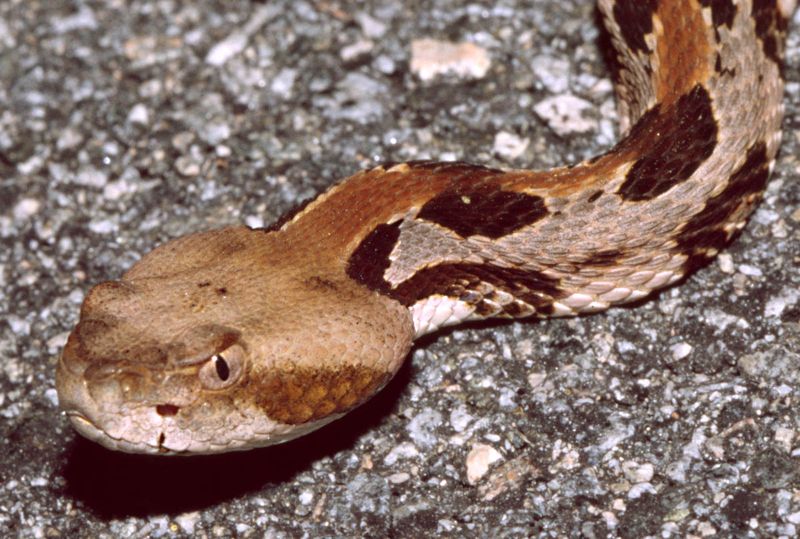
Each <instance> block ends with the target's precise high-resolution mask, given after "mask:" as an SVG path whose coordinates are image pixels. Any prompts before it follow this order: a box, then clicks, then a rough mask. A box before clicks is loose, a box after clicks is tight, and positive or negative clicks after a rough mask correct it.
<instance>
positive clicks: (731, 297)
mask: <svg viewBox="0 0 800 539" xmlns="http://www.w3.org/2000/svg"><path fill="white" fill-rule="evenodd" d="M515 4H519V5H522V4H524V5H525V7H519V6H517V5H515ZM487 5H490V6H491V7H487V6H486V5H483V4H480V3H477V2H464V1H457V0H428V1H421V2H408V3H406V2H396V1H395V0H376V1H369V2H351V3H347V2H340V1H333V2H329V1H315V2H312V1H303V0H300V1H294V2H279V1H273V2H267V3H256V2H253V3H250V2H246V1H242V0H226V1H224V2H223V1H221V0H216V1H214V0H195V1H193V2H175V1H174V0H148V1H138V0H134V1H128V2H123V1H120V0H109V1H106V2H99V1H89V0H86V1H80V0H75V1H63V0H47V1H44V0H24V1H23V0H8V1H5V2H2V3H0V245H1V246H2V247H1V248H0V286H2V287H3V290H4V293H3V295H2V297H0V358H2V360H1V361H0V454H2V457H0V536H3V537H12V536H21V537H90V536H91V537H109V538H110V537H148V536H151V537H188V536H192V537H232V536H241V537H319V536H369V537H390V536H391V537H423V536H432V535H434V534H437V535H446V536H453V537H531V536H533V537H576V536H583V537H589V538H592V537H597V538H600V537H609V536H611V537H623V538H624V537H644V536H662V537H670V536H673V537H685V536H696V537H705V536H711V535H714V534H717V535H720V536H737V537H778V536H785V537H793V536H795V535H796V534H797V532H798V527H800V374H799V373H800V304H799V303H798V302H799V301H800V295H798V292H797V291H798V289H800V272H798V269H797V268H798V265H800V241H798V240H800V211H799V210H798V208H799V207H800V182H798V178H800V162H798V158H797V156H798V155H800V136H798V133H800V129H798V128H800V32H797V28H798V23H800V17H796V18H795V22H794V25H793V28H794V30H795V32H794V33H793V34H792V35H791V37H790V43H789V53H788V65H787V69H786V77H787V83H788V88H787V117H786V120H785V133H784V146H783V150H782V154H781V157H780V159H779V160H778V162H777V164H776V168H775V172H774V175H773V180H772V182H771V184H770V186H769V189H768V191H767V194H766V197H765V200H764V202H763V203H762V204H761V206H760V208H759V209H758V210H757V212H756V215H755V217H754V219H753V220H752V221H751V222H750V224H749V225H748V227H747V229H746V230H745V232H744V233H743V234H742V235H741V237H740V238H739V239H738V240H737V241H736V242H735V243H734V244H733V245H732V246H731V247H730V248H729V249H728V250H727V252H726V253H725V257H724V258H723V259H722V262H721V263H716V262H715V263H712V264H711V265H710V266H709V267H707V268H705V269H703V270H701V271H700V272H698V273H697V274H695V275H694V276H693V277H691V278H690V279H688V280H687V281H686V282H685V283H683V284H681V285H680V286H678V287H673V288H670V289H668V290H666V291H664V292H662V293H661V294H660V295H659V296H658V297H657V298H655V299H652V300H649V301H645V302H642V303H641V304H640V305H638V306H636V307H635V308H624V309H615V310H612V311H610V312H608V313H605V314H602V315H597V316H591V317H581V318H577V319H572V320H552V321H546V322H539V323H531V322H519V323H497V324H481V325H478V326H475V327H467V328H460V329H455V330H451V331H446V332H443V333H441V334H438V335H436V336H433V337H431V338H426V339H424V340H423V342H421V343H419V345H418V346H417V347H416V348H415V350H414V351H413V352H412V353H411V355H410V357H409V360H408V361H407V363H406V365H405V367H404V368H403V369H402V370H401V372H400V373H399V375H398V376H397V377H396V379H395V380H394V381H393V382H392V383H391V384H390V385H389V387H387V388H386V390H385V391H383V392H382V393H381V394H380V395H378V396H377V397H376V398H375V399H373V400H372V401H371V402H370V403H369V404H368V405H367V406H364V407H362V408H361V409H359V410H356V411H355V412H353V413H352V414H350V415H349V416H347V417H346V418H344V419H342V420H340V421H338V422H336V423H334V424H332V425H331V426H329V427H327V428H325V429H323V430H321V431H319V432H317V433H315V434H312V435H310V436H308V437H307V438H304V439H301V440H298V441H296V442H292V443H290V444H288V445H285V446H279V447H275V448H267V449H264V450H257V451H251V452H247V453H241V454H232V455H223V456H216V457H196V458H188V459H187V458H174V459H159V458H146V457H138V456H130V455H124V454H117V453H113V452H109V451H106V450H104V449H102V448H100V447H98V446H96V445H94V444H92V443H90V442H87V441H84V440H82V439H79V438H78V437H77V435H76V434H75V433H74V432H73V431H72V430H71V428H70V427H69V425H68V424H67V422H66V420H65V418H64V417H63V416H61V415H60V414H59V413H58V407H57V397H56V394H55V390H54V378H53V377H54V365H55V363H56V359H57V357H58V354H59V351H60V349H61V347H62V346H63V344H64V342H65V340H66V337H67V335H68V332H69V330H70V329H71V327H72V326H73V325H74V323H75V322H76V320H77V316H78V309H79V306H80V302H81V300H82V298H83V296H84V294H85V293H86V291H87V290H88V288H89V287H90V286H91V285H92V284H93V283H97V282H99V281H102V280H105V279H109V278H114V277H116V276H119V275H120V274H121V273H122V272H123V271H124V270H125V269H126V268H128V267H129V266H130V265H131V264H132V263H134V262H135V261H136V260H137V259H138V258H139V257H140V256H141V255H142V253H145V252H147V251H148V250H149V249H151V248H152V247H153V246H155V245H156V244H158V243H160V242H163V241H166V240H167V239H169V238H173V237H176V236H179V235H181V234H184V233H188V232H191V231H196V230H201V229H207V228H211V227H218V226H223V225H227V224H232V223H241V222H245V223H248V224H250V225H251V226H260V225H263V224H268V223H270V222H272V221H273V220H275V219H276V218H277V217H278V216H279V215H280V214H281V213H282V212H284V211H286V210H288V209H289V208H290V207H292V206H293V205H294V204H295V203H297V202H298V201H300V200H302V199H304V198H306V197H308V196H311V195H313V194H315V193H318V192H319V191H321V190H322V189H324V188H325V187H326V186H328V185H330V184H331V183H332V182H334V181H335V180H337V179H339V178H341V177H344V176H346V175H348V174H350V173H353V172H355V171H356V170H359V169H361V168H364V167H368V166H370V165H372V164H374V163H377V162H380V161H402V160H407V159H422V158H437V159H449V158H458V159H465V160H469V161H472V162H479V163H485V164H489V165H492V166H504V167H522V166H532V167H535V168H545V167H549V166H553V165H558V164H563V163H569V162H575V161H578V160H580V159H583V158H585V157H588V156H591V155H594V154H596V153H598V152H600V151H602V150H603V149H605V148H607V147H608V144H610V142H611V140H613V136H614V125H615V121H616V117H615V110H614V106H613V103H614V102H613V93H612V90H611V85H610V83H609V80H608V76H607V70H606V68H605V66H604V64H603V52H602V50H603V47H604V45H602V41H599V40H598V36H599V31H598V26H597V21H596V16H595V12H594V7H593V3H592V2H589V1H585V0H584V1H578V0H573V1H560V2H554V1H551V0H548V1H544V0H539V1H531V2H525V3H523V2H510V1H500V2H493V3H487ZM424 39H430V40H437V41H440V42H451V43H453V44H455V45H457V44H460V43H472V44H473V45H474V47H468V53H469V54H467V59H466V60H465V59H464V58H459V60H458V61H459V62H462V63H460V64H459V66H461V67H460V68H459V69H455V70H453V69H449V70H448V69H443V70H442V73H440V74H438V75H436V76H433V77H432V78H431V80H429V81H425V82H423V81H422V80H420V78H419V77H418V76H417V75H416V74H415V73H414V72H412V69H411V68H410V65H411V52H412V46H411V44H412V43H413V42H414V41H415V40H424ZM459 50H465V49H459ZM483 53H486V54H487V57H488V58H489V60H490V62H491V63H490V65H489V66H488V70H487V71H486V73H485V74H484V75H482V76H481V74H480V73H481V69H470V68H469V66H466V67H464V66H463V62H465V61H466V62H469V61H470V58H474V59H477V61H483V60H480V59H481V58H485V57H484V56H483ZM473 67H475V66H473ZM478 67H480V66H478ZM564 103H566V104H567V108H570V107H574V105H571V104H570V103H579V104H580V108H581V113H580V114H579V115H575V116H574V117H572V116H567V117H565V116H564V115H563V114H560V113H559V114H558V117H551V116H548V115H549V112H548V111H556V112H558V111H559V110H561V108H562V105H563V104H564ZM534 111H535V112H534ZM499 133H502V136H501V139H500V142H498V138H497V137H498V134H499Z"/></svg>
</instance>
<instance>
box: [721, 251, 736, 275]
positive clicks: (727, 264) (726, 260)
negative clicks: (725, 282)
mask: <svg viewBox="0 0 800 539" xmlns="http://www.w3.org/2000/svg"><path fill="white" fill-rule="evenodd" d="M717 265H718V266H719V269H720V270H721V271H722V272H723V273H727V274H728V275H731V274H733V272H734V270H735V268H734V266H733V257H732V256H731V255H730V254H729V253H722V254H720V255H719V256H718V257H717Z"/></svg>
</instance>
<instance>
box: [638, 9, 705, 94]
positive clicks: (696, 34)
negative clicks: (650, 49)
mask: <svg viewBox="0 0 800 539" xmlns="http://www.w3.org/2000/svg"><path fill="white" fill-rule="evenodd" d="M653 23H654V31H655V34H656V36H657V45H656V51H655V54H656V59H655V61H656V62H657V63H658V65H659V66H660V68H659V69H657V70H656V72H655V76H656V80H655V90H656V100H657V101H658V102H659V103H662V104H663V107H664V108H667V107H668V106H669V105H670V104H672V103H673V102H674V101H675V100H677V99H678V98H679V97H681V96H682V95H684V94H686V93H688V92H689V91H690V90H691V89H692V88H693V87H694V86H695V85H696V84H698V83H699V84H705V83H706V81H708V79H709V77H710V76H711V73H710V69H709V68H710V67H711V66H713V65H714V62H713V61H712V60H711V58H712V57H713V55H714V52H715V47H714V44H713V36H712V35H711V33H710V30H709V26H708V24H707V23H706V22H705V20H703V13H702V10H701V8H700V5H699V3H698V1H697V0H688V1H687V0H662V2H661V3H660V5H659V8H658V13H657V16H656V17H655V18H654V19H653ZM685 36H692V39H689V40H687V39H685Z"/></svg>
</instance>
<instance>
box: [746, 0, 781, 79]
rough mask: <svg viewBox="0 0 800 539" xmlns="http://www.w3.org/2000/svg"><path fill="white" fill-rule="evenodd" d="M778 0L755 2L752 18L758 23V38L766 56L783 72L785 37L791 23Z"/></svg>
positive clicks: (756, 0) (755, 0)
mask: <svg viewBox="0 0 800 539" xmlns="http://www.w3.org/2000/svg"><path fill="white" fill-rule="evenodd" d="M776 1H777V0H754V1H753V12H752V16H753V19H754V20H755V22H756V36H758V40H759V41H760V42H761V47H762V49H763V51H764V55H765V56H766V57H767V58H769V59H770V60H772V61H773V62H775V63H776V64H777V65H778V66H779V67H780V68H781V73H782V72H783V71H782V70H783V62H782V57H783V35H784V34H785V33H786V30H787V28H788V26H789V21H787V20H786V19H785V18H783V17H782V16H781V14H780V10H779V9H778V6H777V4H776Z"/></svg>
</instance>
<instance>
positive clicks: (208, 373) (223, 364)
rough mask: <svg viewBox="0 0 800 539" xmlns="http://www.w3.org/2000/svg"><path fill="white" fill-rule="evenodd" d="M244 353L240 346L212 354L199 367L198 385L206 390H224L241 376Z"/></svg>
mask: <svg viewBox="0 0 800 539" xmlns="http://www.w3.org/2000/svg"><path fill="white" fill-rule="evenodd" d="M243 366H244V351H243V350H242V348H241V347H240V346H231V347H230V348H228V349H227V350H225V351H223V352H220V353H218V354H214V355H213V356H211V357H210V358H208V361H206V363H205V364H204V365H203V366H202V367H200V372H199V377H200V383H202V384H203V386H204V387H205V388H207V389H224V388H226V387H228V386H230V385H232V384H233V383H234V382H236V381H237V380H238V379H239V377H240V376H241V375H242V371H243Z"/></svg>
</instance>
